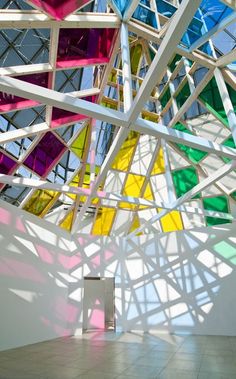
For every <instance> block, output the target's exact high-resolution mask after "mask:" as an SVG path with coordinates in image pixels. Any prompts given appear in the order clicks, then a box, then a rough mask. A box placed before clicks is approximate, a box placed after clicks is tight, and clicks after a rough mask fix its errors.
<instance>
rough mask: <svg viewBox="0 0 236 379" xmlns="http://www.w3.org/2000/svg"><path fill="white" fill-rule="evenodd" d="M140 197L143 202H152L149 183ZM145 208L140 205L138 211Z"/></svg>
mask: <svg viewBox="0 0 236 379" xmlns="http://www.w3.org/2000/svg"><path fill="white" fill-rule="evenodd" d="M142 197H143V198H144V199H145V200H154V197H153V193H152V187H151V184H150V183H148V184H147V186H146V189H145V191H144V194H143V196H142ZM145 208H147V207H146V206H145V205H140V207H139V209H145Z"/></svg>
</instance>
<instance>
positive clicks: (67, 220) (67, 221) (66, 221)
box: [60, 211, 73, 230]
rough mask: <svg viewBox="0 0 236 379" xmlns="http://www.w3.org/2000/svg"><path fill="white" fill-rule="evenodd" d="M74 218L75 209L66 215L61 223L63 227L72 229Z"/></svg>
mask: <svg viewBox="0 0 236 379" xmlns="http://www.w3.org/2000/svg"><path fill="white" fill-rule="evenodd" d="M72 220H73V211H71V212H70V213H68V215H67V216H66V218H65V219H64V220H63V221H62V222H61V223H60V227H61V228H63V229H66V230H70V229H71V223H72Z"/></svg>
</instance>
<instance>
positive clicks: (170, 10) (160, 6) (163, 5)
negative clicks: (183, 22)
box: [156, 0, 177, 17]
mask: <svg viewBox="0 0 236 379" xmlns="http://www.w3.org/2000/svg"><path fill="white" fill-rule="evenodd" d="M156 6H157V10H158V12H159V13H161V14H163V16H166V17H171V16H173V14H174V13H175V11H176V9H177V8H176V7H175V6H174V5H172V4H170V3H168V2H166V1H165V0H158V1H157V0H156Z"/></svg>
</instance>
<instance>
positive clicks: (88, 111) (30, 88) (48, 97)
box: [0, 77, 236, 158]
mask: <svg viewBox="0 0 236 379" xmlns="http://www.w3.org/2000/svg"><path fill="white" fill-rule="evenodd" d="M0 89H1V90H2V91H3V92H6V93H10V94H15V95H17V96H22V97H25V98H30V99H33V100H36V101H40V102H41V103H42V104H49V105H52V106H55V107H57V108H61V109H64V110H68V111H71V112H74V113H81V114H84V115H86V116H88V117H93V118H96V119H98V120H102V121H105V122H108V123H110V124H113V125H117V126H122V127H124V128H125V127H126V128H127V127H128V125H129V123H128V121H127V115H126V114H124V113H122V112H119V111H115V110H113V109H109V108H105V107H103V106H101V105H98V104H94V103H90V102H88V101H86V100H81V99H76V98H75V97H73V96H71V95H67V94H63V93H59V92H56V91H53V90H49V89H46V88H42V87H40V86H37V85H34V84H30V83H25V82H23V81H21V80H18V79H15V78H10V77H0ZM36 127H37V125H33V126H32V127H27V128H28V129H26V128H25V129H24V130H16V131H10V132H6V133H3V134H2V136H1V139H0V141H1V143H4V142H7V141H9V140H14V139H17V138H19V135H20V136H22V137H23V136H24V137H27V136H28V135H33V134H37V133H38V132H42V131H44V130H45V131H46V127H45V125H44V126H42V127H40V128H39V130H38V131H37V128H36ZM42 129H43V130H42ZM127 129H128V128H127ZM130 129H131V130H136V131H138V132H139V133H142V134H149V135H152V136H155V137H160V138H164V139H166V140H170V141H171V142H176V143H182V144H184V145H188V146H189V145H190V146H193V147H196V148H198V149H200V150H204V151H208V152H211V153H213V154H216V155H219V156H226V157H229V158H235V156H236V149H232V148H229V147H225V146H222V145H219V144H217V143H214V142H212V141H208V140H206V139H204V138H201V137H197V136H193V135H190V134H187V133H183V132H179V131H177V130H174V129H171V128H167V127H166V126H164V125H161V124H159V123H158V124H157V123H154V122H151V121H148V120H143V119H141V118H139V119H138V120H136V121H135V122H134V123H133V124H132V125H131V127H130ZM26 130H28V133H27V131H26ZM5 137H6V138H5ZM116 142H117V141H116ZM117 151H118V150H117Z"/></svg>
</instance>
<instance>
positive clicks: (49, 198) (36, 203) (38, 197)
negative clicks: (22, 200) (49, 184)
mask: <svg viewBox="0 0 236 379" xmlns="http://www.w3.org/2000/svg"><path fill="white" fill-rule="evenodd" d="M57 194H58V192H55V191H46V190H37V191H35V192H34V194H33V195H32V196H31V198H30V199H29V200H28V202H27V203H26V204H25V206H24V208H23V209H24V210H25V211H27V212H30V213H33V214H34V215H36V216H42V214H43V213H44V211H45V210H46V208H48V207H49V206H50V205H52V204H53V202H54V198H55V197H56V196H57Z"/></svg>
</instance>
